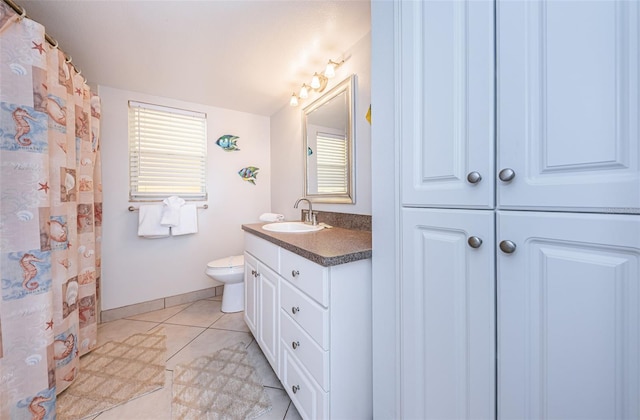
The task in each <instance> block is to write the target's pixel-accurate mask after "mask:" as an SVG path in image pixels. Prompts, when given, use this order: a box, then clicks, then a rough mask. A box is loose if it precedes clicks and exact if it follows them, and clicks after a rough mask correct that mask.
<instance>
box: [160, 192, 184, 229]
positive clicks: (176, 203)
mask: <svg viewBox="0 0 640 420" xmlns="http://www.w3.org/2000/svg"><path fill="white" fill-rule="evenodd" d="M162 202H163V203H164V206H163V207H162V219H161V220H160V224H161V225H162V226H178V224H180V207H182V206H183V205H184V203H185V201H184V200H183V199H182V198H180V197H178V196H177V195H172V196H171V197H167V198H165V199H164V200H162Z"/></svg>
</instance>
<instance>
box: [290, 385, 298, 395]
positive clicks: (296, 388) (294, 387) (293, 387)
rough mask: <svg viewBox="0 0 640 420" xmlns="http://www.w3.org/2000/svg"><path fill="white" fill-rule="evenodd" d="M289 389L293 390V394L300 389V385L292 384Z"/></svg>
mask: <svg viewBox="0 0 640 420" xmlns="http://www.w3.org/2000/svg"><path fill="white" fill-rule="evenodd" d="M291 390H292V391H293V393H294V394H295V393H296V392H298V391H300V385H294V386H292V387H291Z"/></svg>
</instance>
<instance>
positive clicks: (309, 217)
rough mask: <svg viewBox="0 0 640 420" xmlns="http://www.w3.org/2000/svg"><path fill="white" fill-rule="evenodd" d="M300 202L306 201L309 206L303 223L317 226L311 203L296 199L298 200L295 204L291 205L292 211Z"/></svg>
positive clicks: (303, 199)
mask: <svg viewBox="0 0 640 420" xmlns="http://www.w3.org/2000/svg"><path fill="white" fill-rule="evenodd" d="M301 201H306V202H307V203H308V204H309V210H307V213H306V214H305V216H304V220H303V221H304V222H305V223H308V224H310V225H317V224H318V219H316V214H315V213H314V212H313V207H312V206H311V201H309V200H308V199H306V198H304V197H303V198H298V200H297V201H296V204H294V205H293V208H294V209H297V208H298V204H300V202H301Z"/></svg>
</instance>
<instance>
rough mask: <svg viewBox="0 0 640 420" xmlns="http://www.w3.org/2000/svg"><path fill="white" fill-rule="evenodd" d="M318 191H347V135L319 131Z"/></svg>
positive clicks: (317, 145) (317, 147) (317, 146)
mask: <svg viewBox="0 0 640 420" xmlns="http://www.w3.org/2000/svg"><path fill="white" fill-rule="evenodd" d="M316 140H317V144H316V149H317V164H318V168H317V171H318V192H319V193H346V192H347V187H348V179H349V173H348V170H349V166H348V162H347V141H346V138H345V136H339V135H335V134H329V133H321V132H318V133H317V138H316Z"/></svg>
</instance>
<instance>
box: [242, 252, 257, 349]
mask: <svg viewBox="0 0 640 420" xmlns="http://www.w3.org/2000/svg"><path fill="white" fill-rule="evenodd" d="M257 275H258V260H256V259H255V258H254V257H253V255H251V254H249V253H247V252H245V253H244V321H245V322H246V323H247V326H248V327H249V329H250V330H251V332H252V333H253V336H254V337H257V336H258V330H257V328H256V315H257V310H258V306H257V304H258V301H257V300H256V296H257V286H258V283H257Z"/></svg>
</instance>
